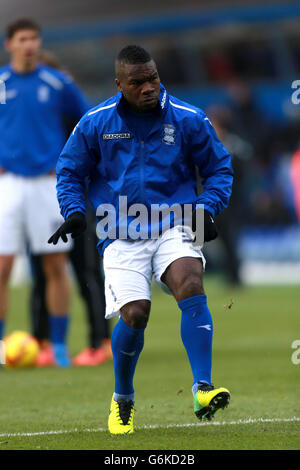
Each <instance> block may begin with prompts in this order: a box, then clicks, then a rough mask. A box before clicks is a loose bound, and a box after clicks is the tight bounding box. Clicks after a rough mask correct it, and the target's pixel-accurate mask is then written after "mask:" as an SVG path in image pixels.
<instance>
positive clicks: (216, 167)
mask: <svg viewBox="0 0 300 470" xmlns="http://www.w3.org/2000/svg"><path fill="white" fill-rule="evenodd" d="M195 118H196V119H194V120H193V124H194V127H192V149H191V152H192V158H193V162H194V163H195V165H196V166H197V167H198V169H199V174H200V177H201V178H202V185H203V192H202V193H201V194H200V195H199V197H198V199H197V204H203V205H204V208H205V209H206V210H208V211H209V212H210V213H211V214H212V215H213V216H215V215H217V214H219V213H220V212H221V211H222V210H223V209H224V208H225V207H227V205H228V202H229V198H230V196H231V189H232V181H233V170H232V166H231V157H230V155H229V153H228V151H227V150H226V148H225V147H224V145H223V144H222V143H221V142H220V140H219V139H218V137H217V135H216V132H215V130H214V128H213V126H212V125H211V123H210V121H209V119H208V117H207V116H206V115H205V113H203V112H202V113H201V114H197V116H195Z"/></svg>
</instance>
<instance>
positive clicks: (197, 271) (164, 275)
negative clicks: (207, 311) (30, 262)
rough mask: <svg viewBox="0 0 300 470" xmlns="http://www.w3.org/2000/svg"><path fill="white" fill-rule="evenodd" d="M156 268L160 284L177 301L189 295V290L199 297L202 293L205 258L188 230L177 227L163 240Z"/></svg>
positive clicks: (157, 253)
mask: <svg viewBox="0 0 300 470" xmlns="http://www.w3.org/2000/svg"><path fill="white" fill-rule="evenodd" d="M153 267H154V276H155V279H156V281H157V282H158V284H159V285H160V286H161V287H162V288H163V289H164V290H165V291H167V292H168V293H172V294H173V295H174V296H175V298H176V299H177V300H178V299H179V297H181V296H182V295H185V297H186V296H189V295H188V294H189V292H190V291H192V292H197V294H198V293H201V292H202V291H203V286H202V273H203V270H204V268H205V258H204V256H203V253H202V251H201V247H199V246H195V245H194V244H193V234H192V232H191V229H190V228H189V227H184V228H182V227H175V228H174V229H171V230H169V231H168V232H166V233H165V234H164V235H163V236H162V237H161V239H160V243H159V246H158V249H157V252H156V253H155V256H154V260H153ZM188 286H189V292H188ZM183 292H185V294H183ZM197 294H195V295H197ZM191 295H193V294H191ZM179 300H180V299H179Z"/></svg>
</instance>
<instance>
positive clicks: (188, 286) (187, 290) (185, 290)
mask: <svg viewBox="0 0 300 470" xmlns="http://www.w3.org/2000/svg"><path fill="white" fill-rule="evenodd" d="M203 294H204V287H203V282H202V276H199V275H197V274H193V273H191V274H188V275H187V276H186V277H185V278H184V280H183V282H182V283H181V285H180V286H179V287H178V289H177V292H176V300H177V302H179V301H180V300H183V299H188V298H189V297H193V296H195V295H203Z"/></svg>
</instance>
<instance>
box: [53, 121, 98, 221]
mask: <svg viewBox="0 0 300 470" xmlns="http://www.w3.org/2000/svg"><path fill="white" fill-rule="evenodd" d="M93 127H94V126H93V125H92V123H91V122H90V120H88V119H87V118H86V117H85V116H84V117H83V118H82V119H81V120H80V121H79V123H78V124H77V125H76V126H75V128H74V130H73V132H72V133H71V135H70V137H69V139H68V140H67V142H66V144H65V146H64V148H63V150H62V152H61V154H60V156H59V158H58V162H57V166H56V177H57V185H56V191H57V199H58V202H59V207H60V212H61V214H62V216H63V217H64V219H67V218H68V217H69V216H70V215H71V214H72V213H73V212H77V211H79V212H82V213H83V214H84V215H85V214H86V207H85V200H86V182H87V179H88V178H89V176H90V175H91V173H92V171H93V169H95V167H96V164H97V162H98V161H99V151H98V148H99V147H98V145H97V143H98V141H97V137H96V132H95V130H94V129H93Z"/></svg>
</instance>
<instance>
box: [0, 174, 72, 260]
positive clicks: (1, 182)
mask: <svg viewBox="0 0 300 470" xmlns="http://www.w3.org/2000/svg"><path fill="white" fill-rule="evenodd" d="M63 221H64V220H63V217H62V216H61V215H60V212H59V205H58V201H57V198H56V177H55V176H52V175H44V176H38V177H33V178H31V177H30V178H26V177H24V176H19V175H15V174H13V173H4V174H1V175H0V255H15V254H18V253H22V252H23V253H24V252H25V249H26V246H27V245H28V246H29V248H30V251H31V253H34V254H47V253H57V252H64V251H69V250H70V248H71V246H72V241H70V240H69V241H68V243H64V242H63V241H61V240H60V241H59V242H58V243H57V245H53V244H51V245H50V244H49V243H48V239H49V238H50V236H51V235H52V234H53V233H54V232H55V231H56V230H57V229H58V227H59V226H60V225H61V224H62V223H63Z"/></svg>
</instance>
